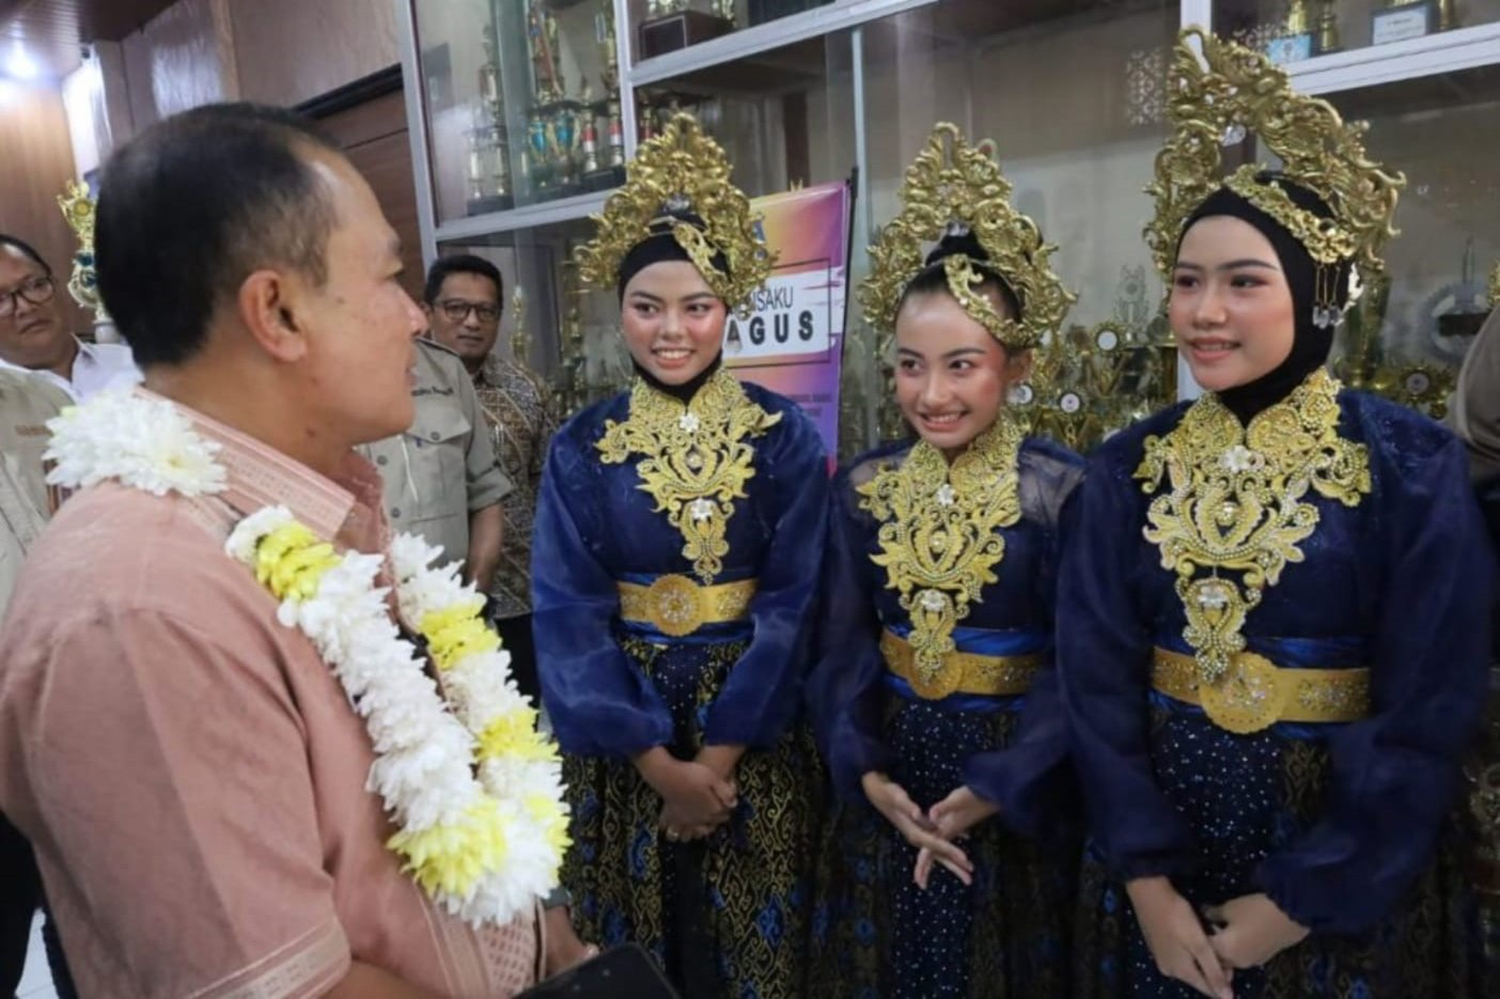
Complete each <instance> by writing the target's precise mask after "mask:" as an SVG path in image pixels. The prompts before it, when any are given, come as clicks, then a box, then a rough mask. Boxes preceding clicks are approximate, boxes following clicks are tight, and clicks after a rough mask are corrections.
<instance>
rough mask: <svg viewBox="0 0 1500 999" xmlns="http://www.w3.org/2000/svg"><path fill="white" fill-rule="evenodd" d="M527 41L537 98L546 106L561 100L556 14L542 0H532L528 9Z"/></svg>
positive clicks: (560, 66) (559, 45)
mask: <svg viewBox="0 0 1500 999" xmlns="http://www.w3.org/2000/svg"><path fill="white" fill-rule="evenodd" d="M526 42H527V45H528V46H529V47H530V49H531V82H532V92H533V94H534V95H535V97H536V102H537V103H538V104H541V105H544V106H545V105H547V104H552V103H554V102H556V101H559V100H562V96H563V94H562V86H561V81H562V74H561V69H562V46H561V44H560V43H559V40H558V33H557V18H555V17H553V16H552V12H551V11H550V10H547V9H546V8H545V7H544V6H543V4H542V2H541V0H531V3H530V5H529V7H528V9H527V12H526Z"/></svg>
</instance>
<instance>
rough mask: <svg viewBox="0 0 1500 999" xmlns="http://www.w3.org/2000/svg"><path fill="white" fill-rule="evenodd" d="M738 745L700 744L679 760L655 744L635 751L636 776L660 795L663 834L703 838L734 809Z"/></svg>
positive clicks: (741, 750)
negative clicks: (694, 752) (687, 757)
mask: <svg viewBox="0 0 1500 999" xmlns="http://www.w3.org/2000/svg"><path fill="white" fill-rule="evenodd" d="M744 751H745V750H744V747H743V746H729V745H724V746H704V747H703V748H702V749H701V750H699V752H698V755H697V756H696V757H694V758H693V759H691V760H679V759H678V758H677V757H675V756H673V755H672V754H671V753H670V752H668V751H667V750H666V749H665V748H664V747H661V746H657V747H656V748H654V749H650V750H647V751H646V752H644V753H641V754H640V755H639V756H637V757H635V759H634V762H635V766H636V769H637V770H639V771H640V774H641V778H642V779H643V780H645V781H646V783H647V784H650V785H651V788H652V790H654V791H655V792H656V793H657V794H659V795H661V799H662V809H661V818H660V820H659V825H660V827H661V828H662V830H663V831H664V835H665V836H666V837H667V839H668V840H670V841H672V842H674V843H678V842H686V841H688V840H695V839H702V838H703V837H705V836H708V835H710V834H711V833H712V832H713V831H714V830H715V829H718V828H719V827H720V826H721V825H723V824H724V823H725V822H727V821H729V817H730V816H731V815H732V814H734V809H735V807H736V806H737V805H738V804H739V787H738V785H737V783H736V781H735V778H734V772H735V767H737V766H738V765H739V761H740V757H741V756H742V755H744Z"/></svg>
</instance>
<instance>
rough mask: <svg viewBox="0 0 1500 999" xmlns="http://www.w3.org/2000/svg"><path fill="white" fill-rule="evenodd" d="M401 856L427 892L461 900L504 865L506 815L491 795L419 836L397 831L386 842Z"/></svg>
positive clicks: (421, 832) (420, 832) (506, 849)
mask: <svg viewBox="0 0 1500 999" xmlns="http://www.w3.org/2000/svg"><path fill="white" fill-rule="evenodd" d="M386 845H387V846H388V847H390V848H391V849H392V850H394V851H396V852H397V853H399V854H400V855H401V856H403V857H405V858H406V870H407V871H408V872H410V874H411V876H412V878H413V879H414V880H415V881H416V882H417V883H418V884H419V885H421V886H422V889H423V890H424V891H426V892H428V893H429V894H436V893H438V892H443V893H446V894H448V895H452V896H454V897H456V898H463V897H465V896H466V895H468V893H469V892H470V891H471V890H472V889H473V887H474V886H475V885H476V884H477V883H478V882H479V881H480V880H481V879H483V878H484V877H486V876H488V875H489V874H491V873H493V872H494V871H498V870H500V869H501V868H503V867H504V866H505V858H506V854H507V853H508V852H509V847H508V846H507V845H506V842H505V817H504V815H502V813H501V811H500V803H499V802H498V801H497V800H495V799H494V798H491V797H485V798H482V799H480V800H479V801H477V802H475V804H474V805H473V806H472V807H470V808H469V810H468V811H467V812H466V813H465V814H464V817H463V819H462V820H460V821H458V822H454V823H449V824H446V825H437V826H432V827H430V828H427V829H423V830H421V831H418V832H408V831H406V830H402V831H401V832H398V833H396V834H395V835H394V836H392V837H391V838H390V839H389V840H388V841H387V843H386Z"/></svg>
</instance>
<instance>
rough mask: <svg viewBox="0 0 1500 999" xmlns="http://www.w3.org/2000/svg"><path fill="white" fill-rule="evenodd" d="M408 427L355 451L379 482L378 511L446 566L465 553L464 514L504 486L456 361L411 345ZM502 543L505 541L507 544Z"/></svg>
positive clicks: (429, 346) (435, 348) (422, 344)
mask: <svg viewBox="0 0 1500 999" xmlns="http://www.w3.org/2000/svg"><path fill="white" fill-rule="evenodd" d="M411 394H412V399H413V400H414V401H415V403H416V410H417V413H416V418H415V419H413V420H412V425H411V429H410V430H408V431H407V432H406V433H404V434H401V435H399V436H396V437H387V438H386V439H385V440H383V441H377V442H375V443H374V444H368V445H366V446H365V447H363V448H361V451H362V452H363V453H364V454H365V456H366V457H368V458H369V459H370V460H371V461H373V462H374V463H375V465H376V467H377V468H378V469H379V470H380V477H381V479H382V480H383V481H384V483H385V489H384V501H385V514H386V516H387V517H389V518H390V521H391V526H392V527H394V528H395V529H396V530H398V531H410V532H411V533H413V534H418V535H421V536H422V537H423V538H424V539H426V541H427V543H428V544H433V545H441V546H442V549H443V551H444V552H445V553H446V554H447V557H448V559H449V560H450V561H454V562H462V561H463V560H464V559H466V558H467V557H468V555H469V514H470V513H472V512H473V511H475V510H482V509H484V508H485V507H487V506H493V505H494V504H496V503H498V502H500V500H501V498H502V497H504V496H505V495H506V494H507V493H509V492H510V491H511V483H510V480H509V479H508V478H506V477H505V473H504V472H502V471H501V470H500V466H499V465H498V464H496V462H495V450H494V448H493V447H492V446H491V444H490V437H489V435H488V434H486V433H485V432H484V422H483V421H484V417H483V415H482V414H481V413H480V410H479V399H478V397H476V396H475V394H474V385H473V382H472V381H471V380H470V378H469V372H468V371H467V370H465V369H464V364H463V361H461V360H459V357H458V355H457V354H455V353H453V351H451V350H449V349H448V348H447V347H442V346H439V345H438V344H436V343H433V342H432V341H431V340H426V339H423V340H418V341H417V365H416V380H415V382H414V383H413V385H412V390H411ZM507 540H509V539H507Z"/></svg>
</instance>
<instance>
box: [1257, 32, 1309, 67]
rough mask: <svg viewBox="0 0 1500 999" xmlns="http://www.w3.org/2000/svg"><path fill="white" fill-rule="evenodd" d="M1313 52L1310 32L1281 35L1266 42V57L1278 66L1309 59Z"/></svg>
mask: <svg viewBox="0 0 1500 999" xmlns="http://www.w3.org/2000/svg"><path fill="white" fill-rule="evenodd" d="M1312 54H1313V36H1312V34H1311V33H1310V32H1303V33H1302V34H1300V35H1282V36H1281V37H1280V38H1273V39H1271V40H1270V41H1269V42H1266V58H1267V59H1269V60H1271V61H1272V62H1274V63H1275V64H1276V65H1278V66H1285V65H1286V64H1287V63H1293V62H1301V61H1302V60H1304V59H1311V58H1312Z"/></svg>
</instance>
